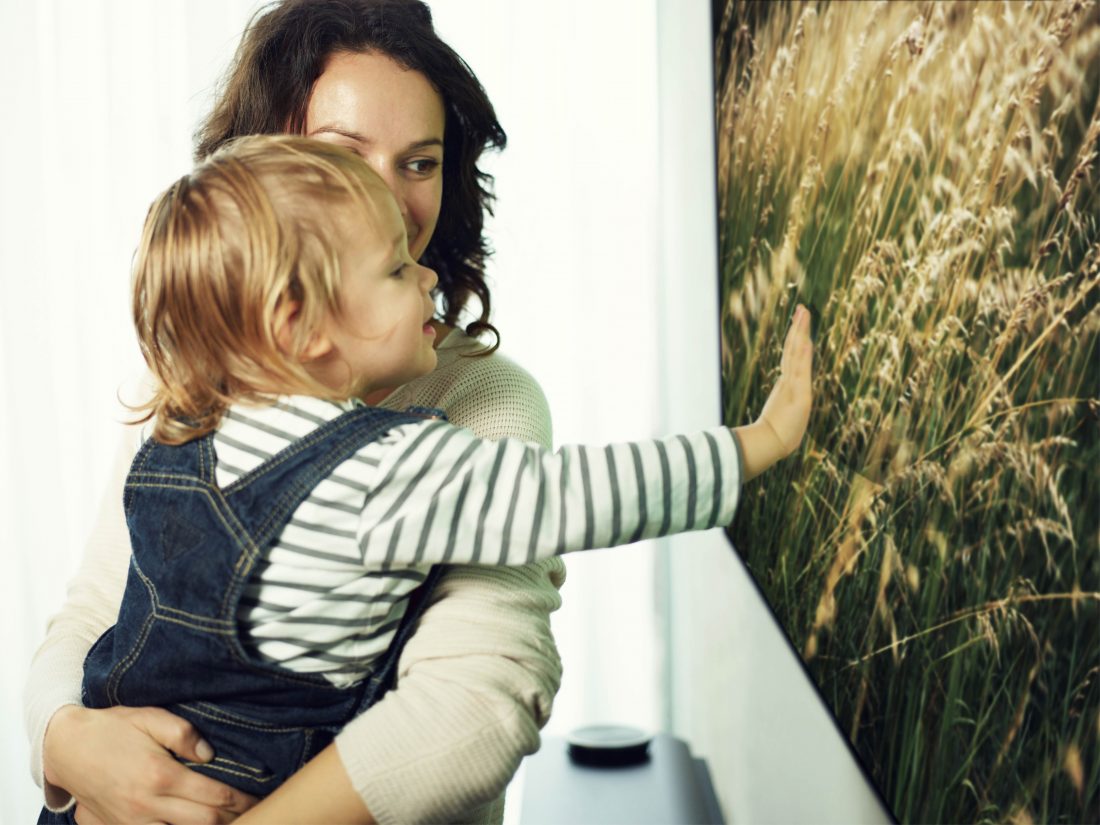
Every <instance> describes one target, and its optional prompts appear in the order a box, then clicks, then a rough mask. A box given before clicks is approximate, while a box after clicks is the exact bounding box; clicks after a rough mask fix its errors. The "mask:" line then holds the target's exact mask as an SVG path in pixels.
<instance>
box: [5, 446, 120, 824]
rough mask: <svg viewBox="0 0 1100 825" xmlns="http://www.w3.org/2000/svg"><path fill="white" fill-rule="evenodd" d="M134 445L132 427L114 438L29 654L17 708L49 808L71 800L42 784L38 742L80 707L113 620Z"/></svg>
mask: <svg viewBox="0 0 1100 825" xmlns="http://www.w3.org/2000/svg"><path fill="white" fill-rule="evenodd" d="M139 441H140V437H139V430H138V428H137V427H127V428H126V429H125V431H124V432H123V434H122V437H121V438H120V440H119V449H118V452H117V455H116V458H115V464H114V467H113V469H112V472H111V475H110V479H109V481H108V484H107V489H106V491H105V493H104V496H103V501H102V503H101V504H100V508H99V514H98V516H97V518H96V522H95V525H94V527H93V529H92V533H91V535H90V536H89V538H88V543H87V545H86V547H85V552H84V555H83V559H82V561H81V564H80V567H79V569H78V570H77V573H76V575H75V577H74V578H73V579H72V580H71V581H70V582H69V585H68V595H67V598H66V600H65V604H64V605H63V606H62V608H61V610H60V611H59V612H58V613H57V614H56V615H54V616H53V617H52V618H51V619H50V622H49V625H48V626H47V630H46V638H45V641H43V642H42V645H41V646H40V647H39V648H38V651H37V652H36V653H35V656H34V659H33V660H32V661H31V666H30V673H29V674H28V677H27V683H26V688H25V692H24V698H23V708H24V721H25V724H26V729H27V736H28V738H29V740H30V745H31V775H32V776H33V777H34V781H35V782H36V783H37V784H38V785H39V787H41V788H42V789H43V791H44V792H45V802H46V805H47V806H48V807H49V808H50V809H52V810H59V809H61V808H63V807H64V806H66V805H68V804H69V803H71V801H72V797H70V796H69V794H68V793H66V792H65V791H64V790H62V789H60V788H57V787H54V786H52V785H50V784H49V783H47V782H46V781H45V777H44V776H43V765H42V741H43V739H44V738H45V736H46V726H47V725H48V724H49V722H50V719H51V718H52V717H53V715H54V713H56V712H57V710H58V709H60V708H61V707H63V706H64V705H79V704H81V698H80V688H81V684H82V682H83V678H84V658H85V656H86V655H87V653H88V650H89V649H90V648H91V646H92V644H94V643H95V640H96V639H98V638H99V636H100V635H101V634H102V633H103V632H104V631H105V630H107V628H109V627H110V626H111V625H113V624H114V623H115V620H116V619H117V617H118V608H119V605H120V604H121V603H122V592H123V589H124V588H125V586H126V571H127V568H128V567H129V564H130V534H129V532H128V531H127V529H126V518H125V515H124V514H123V510H122V491H123V486H124V484H125V480H126V474H127V472H128V471H129V468H130V463H131V462H132V461H133V458H134V454H135V453H136V452H137V447H138V444H139Z"/></svg>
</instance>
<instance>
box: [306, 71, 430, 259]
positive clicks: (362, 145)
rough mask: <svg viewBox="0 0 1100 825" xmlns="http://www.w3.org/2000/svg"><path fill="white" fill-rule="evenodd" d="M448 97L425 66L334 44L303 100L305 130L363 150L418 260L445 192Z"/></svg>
mask: <svg viewBox="0 0 1100 825" xmlns="http://www.w3.org/2000/svg"><path fill="white" fill-rule="evenodd" d="M444 122H445V116H444V112H443V100H442V98H441V97H440V96H439V93H438V92H436V90H435V89H433V88H432V85H431V83H429V82H428V79H427V78H426V77H424V75H422V74H420V72H415V71H410V70H408V69H403V68H401V67H400V66H398V65H397V63H395V62H394V61H393V60H392V59H390V58H389V57H387V56H386V55H384V54H380V53H375V52H368V53H353V52H337V53H336V54H333V55H332V56H331V57H330V58H329V60H328V62H327V63H326V64H325V68H324V71H322V72H321V76H320V77H318V78H317V82H316V83H315V84H314V86H313V93H312V94H311V95H310V98H309V105H308V107H307V108H306V136H307V137H312V138H317V139H318V140H325V141H329V142H331V143H336V144H338V145H340V146H346V147H348V148H349V149H351V150H352V151H354V152H356V153H358V154H359V155H360V156H362V158H363V159H364V160H365V161H366V162H367V163H368V164H370V166H371V167H372V168H373V169H374V171H375V172H377V173H378V174H379V175H380V176H381V178H382V180H384V181H385V182H386V185H387V186H388V187H389V188H390V191H391V192H393V195H394V198H396V200H397V205H398V207H399V208H400V210H401V217H402V218H403V219H404V221H405V228H406V230H407V231H408V234H409V253H410V254H411V255H412V257H413V259H414V260H419V259H420V256H421V255H423V254H424V250H425V249H426V248H427V247H428V241H430V240H431V239H432V233H433V232H434V231H435V225H436V222H437V221H438V220H439V206H440V203H441V201H442V197H443V126H444Z"/></svg>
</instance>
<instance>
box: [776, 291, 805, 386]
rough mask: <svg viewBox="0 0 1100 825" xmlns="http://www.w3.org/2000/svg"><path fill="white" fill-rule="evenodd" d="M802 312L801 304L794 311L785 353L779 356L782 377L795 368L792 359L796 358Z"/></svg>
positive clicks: (784, 349) (785, 343)
mask: <svg viewBox="0 0 1100 825" xmlns="http://www.w3.org/2000/svg"><path fill="white" fill-rule="evenodd" d="M801 312H802V305H801V304H799V305H798V307H797V308H796V309H795V311H794V318H792V319H791V325H790V326H789V327H788V328H787V337H786V338H784V339H783V353H782V354H781V355H780V356H779V373H780V375H786V374H787V372H788V371H789V370H790V369H791V367H792V366H793V364H792V363H791V359H792V358H793V357H794V348H795V341H796V339H797V337H798V328H799V322H800V320H801Z"/></svg>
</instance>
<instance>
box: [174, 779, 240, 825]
mask: <svg viewBox="0 0 1100 825" xmlns="http://www.w3.org/2000/svg"><path fill="white" fill-rule="evenodd" d="M181 767H183V766H181ZM184 770H186V771H187V773H186V775H183V774H181V775H180V777H179V781H178V783H177V784H176V785H175V786H174V787H173V789H172V792H171V796H174V797H178V798H180V799H181V800H182V801H187V802H189V803H191V804H197V805H202V806H204V807H209V808H217V809H219V810H221V811H224V812H226V813H230V814H233V816H234V817H235V816H236V814H243V813H244V812H245V811H247V810H248V809H249V808H251V807H252V806H253V805H255V804H256V803H257V802H258V801H259V800H258V799H257V798H256V797H254V796H249V795H248V794H246V793H244V792H243V791H238V790H237V789H236V788H233V787H230V786H229V785H226V784H224V783H222V782H219V781H218V780H216V779H212V778H211V777H209V776H204V775H203V774H201V773H197V772H196V771H193V770H191V769H189V768H184ZM230 818H231V819H232V818H233V817H230ZM170 821H172V822H175V821H177V820H175V819H171V820H170ZM179 821H183V820H179ZM219 821H225V822H228V821H229V820H228V819H226V820H219Z"/></svg>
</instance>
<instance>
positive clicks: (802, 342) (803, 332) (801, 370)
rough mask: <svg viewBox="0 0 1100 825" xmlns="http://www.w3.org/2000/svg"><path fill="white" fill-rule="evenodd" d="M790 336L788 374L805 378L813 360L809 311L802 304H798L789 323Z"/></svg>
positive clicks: (808, 373)
mask: <svg viewBox="0 0 1100 825" xmlns="http://www.w3.org/2000/svg"><path fill="white" fill-rule="evenodd" d="M790 338H791V342H790V343H791V346H790V354H789V357H788V364H789V368H790V375H791V377H792V378H798V379H803V378H807V377H809V375H810V370H811V366H812V362H813V341H812V340H811V338H810V313H809V310H807V309H806V308H805V307H803V306H799V308H798V314H797V316H796V317H795V321H794V323H793V324H792V325H791V335H790Z"/></svg>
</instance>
